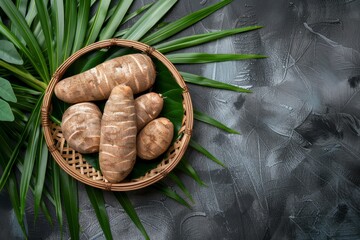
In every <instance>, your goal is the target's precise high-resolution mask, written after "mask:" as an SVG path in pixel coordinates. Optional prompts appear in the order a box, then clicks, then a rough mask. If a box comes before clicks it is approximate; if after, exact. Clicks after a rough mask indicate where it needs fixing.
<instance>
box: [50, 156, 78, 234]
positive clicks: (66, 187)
mask: <svg viewBox="0 0 360 240" xmlns="http://www.w3.org/2000/svg"><path fill="white" fill-rule="evenodd" d="M54 162H55V161H54ZM60 182H61V195H62V204H63V206H64V210H65V214H66V219H67V222H68V226H69V230H70V236H71V239H79V233H80V225H79V199H78V186H77V181H76V180H75V179H74V178H72V177H71V176H70V175H68V174H67V173H66V172H64V171H60Z"/></svg>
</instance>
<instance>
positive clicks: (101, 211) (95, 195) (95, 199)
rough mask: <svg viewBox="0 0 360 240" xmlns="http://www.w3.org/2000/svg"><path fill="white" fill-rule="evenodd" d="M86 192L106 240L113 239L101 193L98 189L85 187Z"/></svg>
mask: <svg viewBox="0 0 360 240" xmlns="http://www.w3.org/2000/svg"><path fill="white" fill-rule="evenodd" d="M85 189H86V192H87V194H88V197H89V199H90V202H91V205H92V206H93V208H94V210H95V214H96V217H97V219H98V221H99V224H100V226H101V229H102V230H103V232H104V235H105V238H106V239H113V238H112V234H111V229H110V223H109V217H108V215H107V212H106V208H105V200H104V196H103V192H102V191H101V190H99V189H96V188H93V187H91V186H88V185H85Z"/></svg>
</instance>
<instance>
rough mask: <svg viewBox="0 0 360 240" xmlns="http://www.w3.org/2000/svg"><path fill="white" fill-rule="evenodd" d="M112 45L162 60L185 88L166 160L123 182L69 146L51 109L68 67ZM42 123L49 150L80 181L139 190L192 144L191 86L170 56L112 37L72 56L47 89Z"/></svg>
mask: <svg viewBox="0 0 360 240" xmlns="http://www.w3.org/2000/svg"><path fill="white" fill-rule="evenodd" d="M111 46H120V47H128V48H133V49H137V50H139V51H141V52H143V53H146V54H148V55H149V56H150V57H153V58H157V59H158V60H160V61H161V62H162V63H163V64H164V65H165V66H166V67H167V68H168V70H169V71H170V72H171V73H172V75H173V76H174V78H175V80H176V82H177V83H178V84H179V86H180V87H181V88H182V89H183V94H182V96H183V108H184V116H183V120H182V126H181V128H180V130H179V133H178V136H179V137H178V139H177V140H176V141H175V142H174V143H173V145H172V146H170V148H169V149H168V151H167V153H166V154H165V157H164V158H163V160H162V161H161V162H160V163H159V164H158V165H157V167H156V168H154V169H151V170H150V171H148V172H147V173H146V174H145V175H144V176H142V177H139V178H136V179H129V180H127V181H125V182H121V183H109V182H107V181H106V179H104V178H103V176H102V174H101V172H100V171H98V170H96V169H95V168H94V167H92V166H91V165H90V164H89V163H87V162H86V159H85V157H84V156H83V155H82V154H80V153H78V152H77V151H75V150H74V149H72V148H71V147H69V146H68V144H67V142H66V140H65V138H64V136H63V134H62V131H61V127H60V126H59V125H57V124H55V123H53V122H51V121H50V120H49V115H50V109H51V97H52V95H53V92H54V87H55V85H56V83H57V82H58V81H59V80H60V79H61V77H62V75H63V74H64V72H65V71H66V70H67V68H68V67H69V66H70V65H71V64H72V63H73V62H74V61H75V60H76V59H78V58H79V57H81V56H82V55H83V54H85V53H88V52H90V51H93V50H95V49H101V48H107V47H111ZM41 111H42V125H43V130H44V136H45V140H46V143H47V145H48V148H49V151H50V152H51V154H52V156H53V157H54V159H55V161H56V162H57V163H58V164H59V166H60V167H61V168H62V169H63V170H64V171H66V172H67V173H68V174H70V175H71V176H72V177H74V178H75V179H77V180H78V181H80V182H83V183H85V184H88V185H90V186H93V187H97V188H100V189H104V190H110V191H129V190H136V189H140V188H143V187H146V186H149V185H151V184H153V183H155V182H157V181H159V180H161V179H162V178H164V177H165V176H166V175H167V174H168V173H169V172H170V171H171V170H172V169H173V168H174V167H175V166H176V165H177V163H178V162H179V161H180V160H181V158H182V156H183V155H184V153H185V151H186V148H187V146H188V143H189V141H190V137H191V132H192V127H193V111H192V104H191V98H190V94H189V92H188V89H187V86H186V85H185V82H184V80H183V78H182V77H181V75H180V73H179V72H178V71H177V70H176V68H175V67H174V65H173V64H172V63H171V62H170V61H169V60H167V59H166V57H165V56H164V55H162V54H161V53H160V52H158V51H157V50H155V49H154V48H152V47H150V46H148V45H146V44H143V43H140V42H135V41H130V40H122V39H109V40H105V41H100V42H97V43H94V44H91V45H89V46H87V47H85V48H83V49H81V50H79V51H78V52H76V53H75V54H73V55H72V56H71V57H69V58H68V59H67V60H66V61H65V62H64V63H63V64H62V65H61V66H60V67H59V68H58V69H57V70H56V72H55V73H54V75H53V77H52V79H51V81H50V83H49V86H48V88H47V90H46V92H45V96H44V100H43V106H42V110H41Z"/></svg>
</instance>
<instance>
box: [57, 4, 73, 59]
mask: <svg viewBox="0 0 360 240" xmlns="http://www.w3.org/2000/svg"><path fill="white" fill-rule="evenodd" d="M76 23H77V8H76V1H73V0H66V1H65V33H64V44H63V49H64V52H63V56H62V57H63V58H62V61H65V60H66V58H68V57H69V56H70V54H71V50H72V46H73V43H74V40H75V39H74V38H75V34H76V28H74V27H73V26H75V25H76ZM58 44H60V43H58Z"/></svg>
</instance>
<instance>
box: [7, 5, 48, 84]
mask: <svg viewBox="0 0 360 240" xmlns="http://www.w3.org/2000/svg"><path fill="white" fill-rule="evenodd" d="M0 8H1V9H2V10H3V11H4V12H5V14H6V15H7V16H8V18H9V19H10V21H11V22H12V24H14V25H15V26H16V29H17V30H18V31H19V33H20V34H21V36H22V37H23V38H24V40H25V42H26V45H27V47H28V48H29V49H30V51H27V50H25V49H26V48H25V47H24V45H23V44H21V45H17V47H18V48H20V50H21V51H22V52H24V53H25V54H26V55H27V57H28V58H29V59H30V61H31V62H32V64H33V66H34V67H35V68H36V70H37V71H38V73H39V75H40V76H41V78H42V79H43V80H44V81H49V79H50V78H49V70H48V67H47V64H46V61H45V57H44V55H43V54H42V52H41V49H40V46H39V44H38V42H37V40H36V38H35V36H34V35H33V33H32V31H31V30H30V28H29V26H28V25H27V23H26V21H25V17H24V16H23V15H21V13H20V12H19V10H18V9H17V8H16V6H15V5H14V4H13V3H12V2H11V1H10V0H2V1H0ZM0 26H2V27H0V32H1V33H3V34H4V35H5V36H6V37H9V33H10V31H9V30H8V29H6V28H5V25H3V24H2V23H1V24H0ZM10 35H13V34H10ZM14 39H16V37H15V36H14V35H13V36H11V40H14ZM13 42H14V41H13ZM15 42H17V43H18V44H19V43H20V41H19V40H17V41H15Z"/></svg>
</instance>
